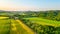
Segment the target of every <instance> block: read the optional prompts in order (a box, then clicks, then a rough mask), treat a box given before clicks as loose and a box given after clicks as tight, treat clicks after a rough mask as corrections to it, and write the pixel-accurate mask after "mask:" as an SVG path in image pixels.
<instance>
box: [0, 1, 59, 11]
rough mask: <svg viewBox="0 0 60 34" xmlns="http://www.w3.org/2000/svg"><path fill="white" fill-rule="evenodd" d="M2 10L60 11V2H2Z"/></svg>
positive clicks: (0, 4)
mask: <svg viewBox="0 0 60 34" xmlns="http://www.w3.org/2000/svg"><path fill="white" fill-rule="evenodd" d="M0 10H24V11H25V10H60V0H0Z"/></svg>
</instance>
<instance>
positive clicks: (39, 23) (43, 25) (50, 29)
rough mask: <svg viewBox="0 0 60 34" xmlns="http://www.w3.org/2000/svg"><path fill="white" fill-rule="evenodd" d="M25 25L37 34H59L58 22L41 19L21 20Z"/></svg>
mask: <svg viewBox="0 0 60 34" xmlns="http://www.w3.org/2000/svg"><path fill="white" fill-rule="evenodd" d="M23 19H24V20H25V21H24V20H23V21H24V22H25V24H26V25H28V26H29V27H30V28H31V29H33V30H34V31H35V32H36V33H37V34H60V21H53V20H47V19H43V18H37V17H33V18H23Z"/></svg>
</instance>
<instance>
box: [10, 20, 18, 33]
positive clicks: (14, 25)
mask: <svg viewBox="0 0 60 34" xmlns="http://www.w3.org/2000/svg"><path fill="white" fill-rule="evenodd" d="M11 22H12V24H11V26H13V27H12V28H11V29H12V30H13V31H16V33H17V34H19V32H18V30H17V28H16V24H15V22H14V21H13V20H11Z"/></svg>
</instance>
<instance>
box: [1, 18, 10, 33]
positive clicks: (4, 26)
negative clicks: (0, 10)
mask: <svg viewBox="0 0 60 34" xmlns="http://www.w3.org/2000/svg"><path fill="white" fill-rule="evenodd" d="M3 18H4V19H3ZM9 32H10V21H9V19H5V17H2V18H1V19H0V34H9Z"/></svg>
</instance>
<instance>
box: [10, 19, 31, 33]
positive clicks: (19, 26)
mask: <svg viewBox="0 0 60 34" xmlns="http://www.w3.org/2000/svg"><path fill="white" fill-rule="evenodd" d="M11 21H13V22H11V23H12V24H13V23H14V24H15V27H16V30H11V34H30V33H29V32H27V31H26V30H25V29H24V28H22V26H21V25H20V24H19V23H18V22H17V21H15V20H13V19H12V20H11ZM12 28H13V26H12Z"/></svg>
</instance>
